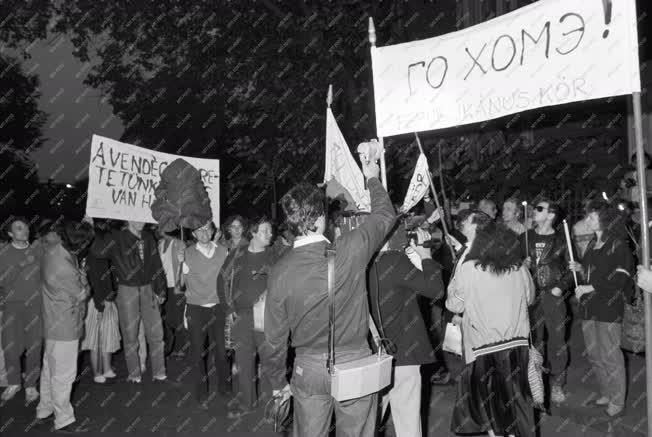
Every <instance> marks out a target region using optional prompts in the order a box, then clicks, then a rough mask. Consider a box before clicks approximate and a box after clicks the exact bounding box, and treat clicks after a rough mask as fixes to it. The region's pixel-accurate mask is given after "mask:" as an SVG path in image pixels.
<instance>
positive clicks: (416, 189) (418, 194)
mask: <svg viewBox="0 0 652 437" xmlns="http://www.w3.org/2000/svg"><path fill="white" fill-rule="evenodd" d="M428 171H429V170H428V160H427V159H426V155H424V154H423V153H422V154H421V155H419V159H418V160H417V165H416V167H415V168H414V174H413V175H412V180H410V186H409V187H408V190H407V193H406V194H405V200H404V201H403V207H402V208H401V210H402V211H403V212H407V211H409V210H411V209H412V208H413V207H414V205H416V204H417V203H419V201H420V200H421V199H423V196H425V194H426V193H427V192H428Z"/></svg>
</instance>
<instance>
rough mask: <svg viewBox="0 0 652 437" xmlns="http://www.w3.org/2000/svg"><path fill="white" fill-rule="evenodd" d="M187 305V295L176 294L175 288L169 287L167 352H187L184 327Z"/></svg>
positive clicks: (166, 310)
mask: <svg viewBox="0 0 652 437" xmlns="http://www.w3.org/2000/svg"><path fill="white" fill-rule="evenodd" d="M185 306H186V296H185V295H184V294H175V293H174V288H168V298H167V300H166V301H165V307H164V309H165V320H164V325H165V353H166V355H169V354H171V353H176V352H186V350H187V349H188V347H189V342H188V335H187V333H186V328H184V327H183V311H184V309H185Z"/></svg>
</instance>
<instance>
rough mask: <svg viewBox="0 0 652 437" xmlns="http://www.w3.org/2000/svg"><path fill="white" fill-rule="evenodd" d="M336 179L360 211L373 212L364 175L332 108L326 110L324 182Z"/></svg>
mask: <svg viewBox="0 0 652 437" xmlns="http://www.w3.org/2000/svg"><path fill="white" fill-rule="evenodd" d="M331 179H335V180H336V181H337V182H339V183H340V185H342V187H344V188H345V189H346V190H347V191H348V192H349V194H350V195H351V197H352V198H353V200H354V201H355V204H356V205H355V206H356V207H357V208H358V209H359V210H360V211H371V198H370V196H369V191H368V190H365V188H364V175H363V174H362V170H360V167H358V163H357V162H356V160H355V158H354V157H353V155H352V154H351V150H350V149H349V146H348V145H347V144H346V140H345V139H344V135H342V131H340V127H339V126H338V125H337V121H336V120H335V117H334V116H333V111H331V108H327V109H326V169H325V171H324V182H328V181H330V180H331Z"/></svg>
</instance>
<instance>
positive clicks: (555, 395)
mask: <svg viewBox="0 0 652 437" xmlns="http://www.w3.org/2000/svg"><path fill="white" fill-rule="evenodd" d="M550 400H551V401H552V402H554V403H555V404H562V403H564V402H566V393H564V389H563V388H562V387H561V386H560V385H553V386H552V388H551V389H550Z"/></svg>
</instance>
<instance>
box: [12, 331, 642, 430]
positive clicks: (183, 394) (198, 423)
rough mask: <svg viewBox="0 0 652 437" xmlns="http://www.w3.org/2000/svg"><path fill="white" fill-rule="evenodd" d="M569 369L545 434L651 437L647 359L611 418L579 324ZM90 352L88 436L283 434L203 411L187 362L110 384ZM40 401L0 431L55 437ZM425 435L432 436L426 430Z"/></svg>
mask: <svg viewBox="0 0 652 437" xmlns="http://www.w3.org/2000/svg"><path fill="white" fill-rule="evenodd" d="M570 352H571V367H570V370H569V378H568V385H567V390H568V393H569V397H568V400H567V402H566V403H564V404H563V405H561V406H559V407H557V406H554V407H552V409H551V411H550V415H542V416H541V417H540V419H539V424H540V432H539V436H540V437H548V436H562V437H563V436H569V437H570V436H573V437H575V436H580V435H581V436H583V437H594V436H595V437H597V436H609V437H625V436H627V437H637V436H645V435H647V418H646V391H645V379H646V375H645V360H644V357H643V356H642V355H633V354H629V353H627V354H626V359H627V365H628V371H629V372H628V373H629V375H628V397H627V408H626V410H625V413H624V414H623V415H622V416H621V417H618V418H616V419H609V418H607V416H606V415H605V414H603V413H602V411H601V410H600V409H598V408H594V407H591V406H589V403H590V402H591V401H592V400H593V399H596V398H597V397H598V394H597V392H596V391H595V387H596V386H597V384H596V382H595V380H594V379H593V376H592V374H591V372H590V366H589V364H588V362H587V360H586V357H585V355H584V344H583V340H582V335H581V330H580V329H579V326H573V327H572V329H571V340H570ZM88 360H89V358H88V353H85V354H84V355H83V356H82V358H81V365H80V368H79V376H78V382H77V384H76V385H75V388H74V391H73V395H72V403H73V406H74V408H75V414H76V417H77V423H78V424H79V425H81V426H82V427H84V428H87V429H88V430H89V435H97V434H102V435H107V436H109V435H122V434H123V433H126V432H129V433H131V432H142V433H150V432H156V433H157V434H159V435H164V436H165V435H170V436H185V435H196V434H199V433H201V434H205V433H210V434H212V435H217V436H221V435H229V436H231V435H233V436H238V435H257V436H258V435H259V436H266V435H278V434H275V433H272V432H271V428H270V425H269V423H267V422H266V421H265V419H264V413H263V408H260V409H258V410H257V411H256V412H255V413H254V414H252V415H250V416H246V417H245V418H244V419H239V420H230V419H228V418H227V411H228V402H229V400H228V399H226V398H224V397H222V396H219V395H213V397H212V398H211V399H210V401H209V409H208V411H203V410H201V409H199V408H198V404H197V402H196V401H195V400H194V397H193V396H192V393H190V392H189V390H188V389H187V388H186V387H190V386H191V384H190V376H189V371H190V367H189V366H188V363H187V362H185V361H177V360H175V359H170V360H168V375H169V376H170V379H171V382H170V383H167V384H163V385H160V384H158V383H154V382H152V381H151V374H150V373H149V372H147V373H145V375H144V378H143V383H141V384H131V383H127V382H126V381H125V377H126V369H125V366H124V358H123V356H122V354H121V353H118V354H116V355H115V357H114V367H115V368H116V371H117V373H118V378H117V379H116V380H115V381H114V383H112V384H105V385H99V384H95V383H93V379H92V374H91V371H90V364H89V362H88ZM451 368H452V370H453V375H455V374H456V373H458V372H459V371H460V370H461V368H462V363H461V362H460V361H459V360H453V361H452V364H451ZM431 391H432V393H431V394H430V396H429V399H430V402H429V409H428V415H427V419H426V423H425V427H424V435H427V436H436V437H447V436H453V435H455V434H453V433H452V432H450V430H449V428H450V417H451V412H452V410H453V404H454V402H455V386H454V385H453V384H452V383H451V384H449V385H446V386H432V389H431ZM35 407H36V404H31V405H29V406H26V405H25V404H24V392H22V391H21V392H20V393H19V394H18V395H17V396H16V397H15V398H14V399H12V400H11V401H9V402H8V403H7V404H6V405H4V406H2V407H0V434H1V435H2V436H3V437H5V436H7V437H10V436H36V435H51V433H50V430H51V426H52V425H51V422H49V423H45V424H38V423H36V421H35V417H34V412H35ZM389 422H390V423H387V424H385V425H383V427H382V428H381V433H380V434H381V435H384V436H386V437H390V436H393V435H394V432H393V429H392V425H391V421H389ZM426 430H427V432H426Z"/></svg>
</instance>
